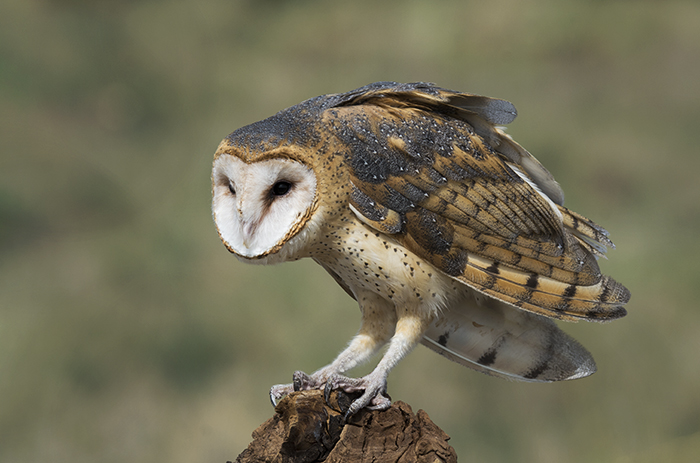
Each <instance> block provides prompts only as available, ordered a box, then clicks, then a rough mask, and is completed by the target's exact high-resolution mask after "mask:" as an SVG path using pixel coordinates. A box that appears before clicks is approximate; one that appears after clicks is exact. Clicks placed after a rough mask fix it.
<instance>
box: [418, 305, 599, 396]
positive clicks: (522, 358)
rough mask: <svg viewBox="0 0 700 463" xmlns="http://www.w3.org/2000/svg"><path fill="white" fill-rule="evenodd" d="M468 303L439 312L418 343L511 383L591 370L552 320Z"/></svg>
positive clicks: (587, 360)
mask: <svg viewBox="0 0 700 463" xmlns="http://www.w3.org/2000/svg"><path fill="white" fill-rule="evenodd" d="M472 298H473V299H472ZM470 299H471V300H468V301H466V303H465V304H464V305H463V306H460V307H454V308H452V309H451V310H450V309H448V310H447V311H446V312H443V313H442V314H441V315H440V317H439V318H438V319H437V320H436V321H434V322H433V323H432V325H431V326H430V328H429V329H428V331H427V332H426V333H425V335H424V337H423V340H422V343H423V345H425V346H427V347H429V348H430V349H431V350H433V351H435V352H437V353H439V354H441V355H443V356H445V357H447V358H448V359H450V360H453V361H455V362H457V363H460V364H462V365H464V366H467V367H469V368H472V369H474V370H477V371H480V372H482V373H486V374H489V375H493V376H499V377H502V378H505V379H511V380H518V381H537V382H551V381H561V380H568V379H576V378H583V377H585V376H588V375H591V374H593V373H594V372H595V371H596V366H595V362H594V361H593V357H592V356H591V354H590V353H589V352H588V351H587V350H586V349H585V348H584V347H583V346H581V345H580V344H579V343H578V342H576V341H575V340H574V339H573V338H571V337H570V336H568V335H567V334H566V333H564V332H563V331H561V330H560V329H559V328H558V327H557V326H556V325H555V324H554V322H553V321H552V320H549V319H547V318H544V317H540V316H538V315H534V314H531V313H528V312H524V311H521V310H518V309H515V308H513V307H511V306H509V305H508V304H505V303H503V302H500V301H497V300H494V299H491V298H487V297H484V296H481V295H478V294H474V295H472V296H471V297H470Z"/></svg>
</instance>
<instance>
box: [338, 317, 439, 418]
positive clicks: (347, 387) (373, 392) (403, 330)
mask: <svg viewBox="0 0 700 463" xmlns="http://www.w3.org/2000/svg"><path fill="white" fill-rule="evenodd" d="M430 320H431V319H430V317H425V316H422V315H419V314H410V315H404V316H402V317H401V318H399V320H398V322H397V323H396V331H395V333H394V336H393V337H392V338H391V341H390V343H389V348H388V349H387V351H386V353H385V354H384V357H382V360H381V361H380V362H379V363H378V364H377V367H376V368H375V369H374V371H372V373H370V374H368V375H367V376H364V377H362V378H347V377H344V376H340V375H333V376H331V377H330V378H329V379H328V382H327V384H326V395H328V394H329V393H330V391H331V390H333V389H341V390H343V391H345V392H356V391H364V393H363V394H362V396H361V397H360V398H358V399H357V400H355V401H354V402H353V403H352V405H350V408H349V409H348V411H347V412H346V414H345V416H350V415H353V414H355V413H357V412H358V411H360V410H361V409H362V408H364V407H368V408H370V409H373V410H384V409H387V408H389V406H390V405H391V399H389V398H388V397H387V396H386V385H387V376H388V375H389V371H391V369H392V368H394V367H395V366H396V364H397V363H399V361H400V360H401V359H402V358H403V357H404V356H405V355H406V354H408V353H409V352H410V351H411V349H413V347H415V345H416V344H417V343H418V342H419V341H420V340H421V338H422V336H423V333H424V332H425V330H426V329H427V327H428V325H429V323H430Z"/></svg>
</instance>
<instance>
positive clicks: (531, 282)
mask: <svg viewBox="0 0 700 463" xmlns="http://www.w3.org/2000/svg"><path fill="white" fill-rule="evenodd" d="M539 278H540V277H539V275H537V274H536V273H533V274H531V275H530V278H528V279H527V282H526V283H525V286H526V287H528V288H531V289H535V288H537V285H538V284H539V283H538V280H539Z"/></svg>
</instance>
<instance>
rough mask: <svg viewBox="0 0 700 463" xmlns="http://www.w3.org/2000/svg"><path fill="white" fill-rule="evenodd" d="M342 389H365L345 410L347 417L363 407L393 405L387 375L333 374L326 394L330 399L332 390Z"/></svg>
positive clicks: (352, 390)
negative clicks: (387, 391) (351, 376)
mask: <svg viewBox="0 0 700 463" xmlns="http://www.w3.org/2000/svg"><path fill="white" fill-rule="evenodd" d="M336 389H340V390H341V391H343V392H347V393H352V392H358V391H364V393H363V394H362V395H361V396H360V397H359V398H358V399H356V400H355V401H354V402H353V403H352V404H351V405H350V407H349V408H348V410H347V412H345V418H347V417H349V416H351V415H354V414H355V413H357V412H359V411H360V410H362V409H363V408H365V407H366V408H368V409H370V410H386V409H387V408H389V407H390V406H391V397H389V394H387V393H386V376H380V375H375V374H374V373H370V374H368V375H367V376H363V377H362V378H348V377H346V376H341V375H331V376H330V377H329V378H328V381H326V387H325V388H324V395H325V397H326V402H328V401H329V399H330V395H331V392H332V391H334V390H336Z"/></svg>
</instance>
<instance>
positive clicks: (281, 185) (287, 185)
mask: <svg viewBox="0 0 700 463" xmlns="http://www.w3.org/2000/svg"><path fill="white" fill-rule="evenodd" d="M291 189H292V184H291V182H288V181H286V180H282V181H279V182H277V183H275V184H274V185H272V190H271V191H272V194H273V195H274V196H284V195H286V194H287V193H288V192H289V190H291Z"/></svg>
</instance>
